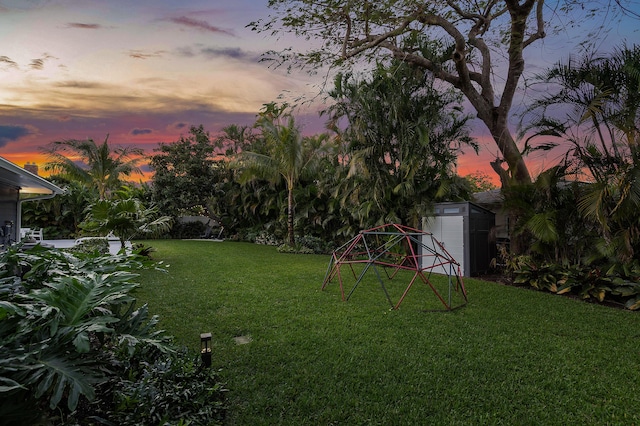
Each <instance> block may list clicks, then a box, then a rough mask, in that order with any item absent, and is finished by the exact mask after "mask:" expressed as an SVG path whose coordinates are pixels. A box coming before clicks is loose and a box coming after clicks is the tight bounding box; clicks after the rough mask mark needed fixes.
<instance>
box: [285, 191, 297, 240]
mask: <svg viewBox="0 0 640 426" xmlns="http://www.w3.org/2000/svg"><path fill="white" fill-rule="evenodd" d="M288 192H289V196H288V203H287V204H288V206H287V224H288V233H289V245H290V246H291V247H293V246H295V245H296V237H295V235H294V232H293V188H292V187H291V186H289V188H288Z"/></svg>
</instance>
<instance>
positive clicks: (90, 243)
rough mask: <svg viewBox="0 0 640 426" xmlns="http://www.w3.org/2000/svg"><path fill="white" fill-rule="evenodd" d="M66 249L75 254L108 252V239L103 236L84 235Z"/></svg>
mask: <svg viewBox="0 0 640 426" xmlns="http://www.w3.org/2000/svg"><path fill="white" fill-rule="evenodd" d="M68 251H70V252H72V253H77V254H82V253H84V254H92V253H97V254H109V240H108V239H107V238H105V237H85V238H82V239H81V240H80V241H78V243H77V244H76V245H74V246H73V247H71V248H70V249H68Z"/></svg>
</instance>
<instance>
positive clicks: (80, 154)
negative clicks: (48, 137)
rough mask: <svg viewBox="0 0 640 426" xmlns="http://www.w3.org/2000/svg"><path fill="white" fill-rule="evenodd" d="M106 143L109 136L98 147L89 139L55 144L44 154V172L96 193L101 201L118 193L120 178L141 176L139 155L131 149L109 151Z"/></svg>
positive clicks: (109, 147) (121, 181)
mask: <svg viewBox="0 0 640 426" xmlns="http://www.w3.org/2000/svg"><path fill="white" fill-rule="evenodd" d="M108 139H109V135H107V137H106V138H105V139H104V142H102V143H101V144H97V143H95V142H94V141H93V139H87V140H76V139H68V140H62V141H55V142H53V143H52V144H51V145H50V146H49V147H48V148H46V150H45V152H46V154H47V155H48V157H49V162H48V163H47V164H46V166H45V168H46V170H49V171H52V172H54V173H58V174H60V175H61V176H62V177H65V178H67V179H69V180H72V181H76V182H79V183H81V184H83V185H84V186H85V187H87V188H89V189H90V190H93V189H96V190H97V191H98V197H99V198H100V199H101V200H104V199H105V198H106V197H107V196H108V194H109V193H110V192H111V191H114V190H118V189H120V187H121V186H122V185H123V183H124V181H123V177H128V176H131V174H133V173H141V171H140V169H139V168H138V163H139V162H140V161H141V156H142V154H143V151H142V150H141V149H139V148H134V147H125V148H123V147H117V148H112V147H111V146H109V143H108Z"/></svg>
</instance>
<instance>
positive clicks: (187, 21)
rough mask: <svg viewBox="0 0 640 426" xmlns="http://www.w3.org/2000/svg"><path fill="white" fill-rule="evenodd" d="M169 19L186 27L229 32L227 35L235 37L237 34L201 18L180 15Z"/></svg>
mask: <svg viewBox="0 0 640 426" xmlns="http://www.w3.org/2000/svg"><path fill="white" fill-rule="evenodd" d="M169 20H170V21H171V22H173V23H174V24H178V25H183V26H186V27H191V28H195V29H198V30H203V31H208V32H212V33H220V34H227V35H230V36H234V37H235V34H234V33H233V32H232V31H229V30H225V29H223V28H220V27H216V26H213V25H211V24H209V23H208V22H206V21H201V20H199V19H193V18H188V17H186V16H180V17H178V18H170V19H169Z"/></svg>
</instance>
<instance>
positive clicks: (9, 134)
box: [0, 126, 31, 147]
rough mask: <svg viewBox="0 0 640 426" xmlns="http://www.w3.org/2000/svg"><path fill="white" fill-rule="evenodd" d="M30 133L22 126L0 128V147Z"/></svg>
mask: <svg viewBox="0 0 640 426" xmlns="http://www.w3.org/2000/svg"><path fill="white" fill-rule="evenodd" d="M30 133H31V132H30V131H29V129H27V128H26V127H24V126H0V147H3V146H5V145H7V144H8V143H9V142H13V141H16V140H18V139H20V138H22V137H24V136H27V135H28V134H30Z"/></svg>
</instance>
